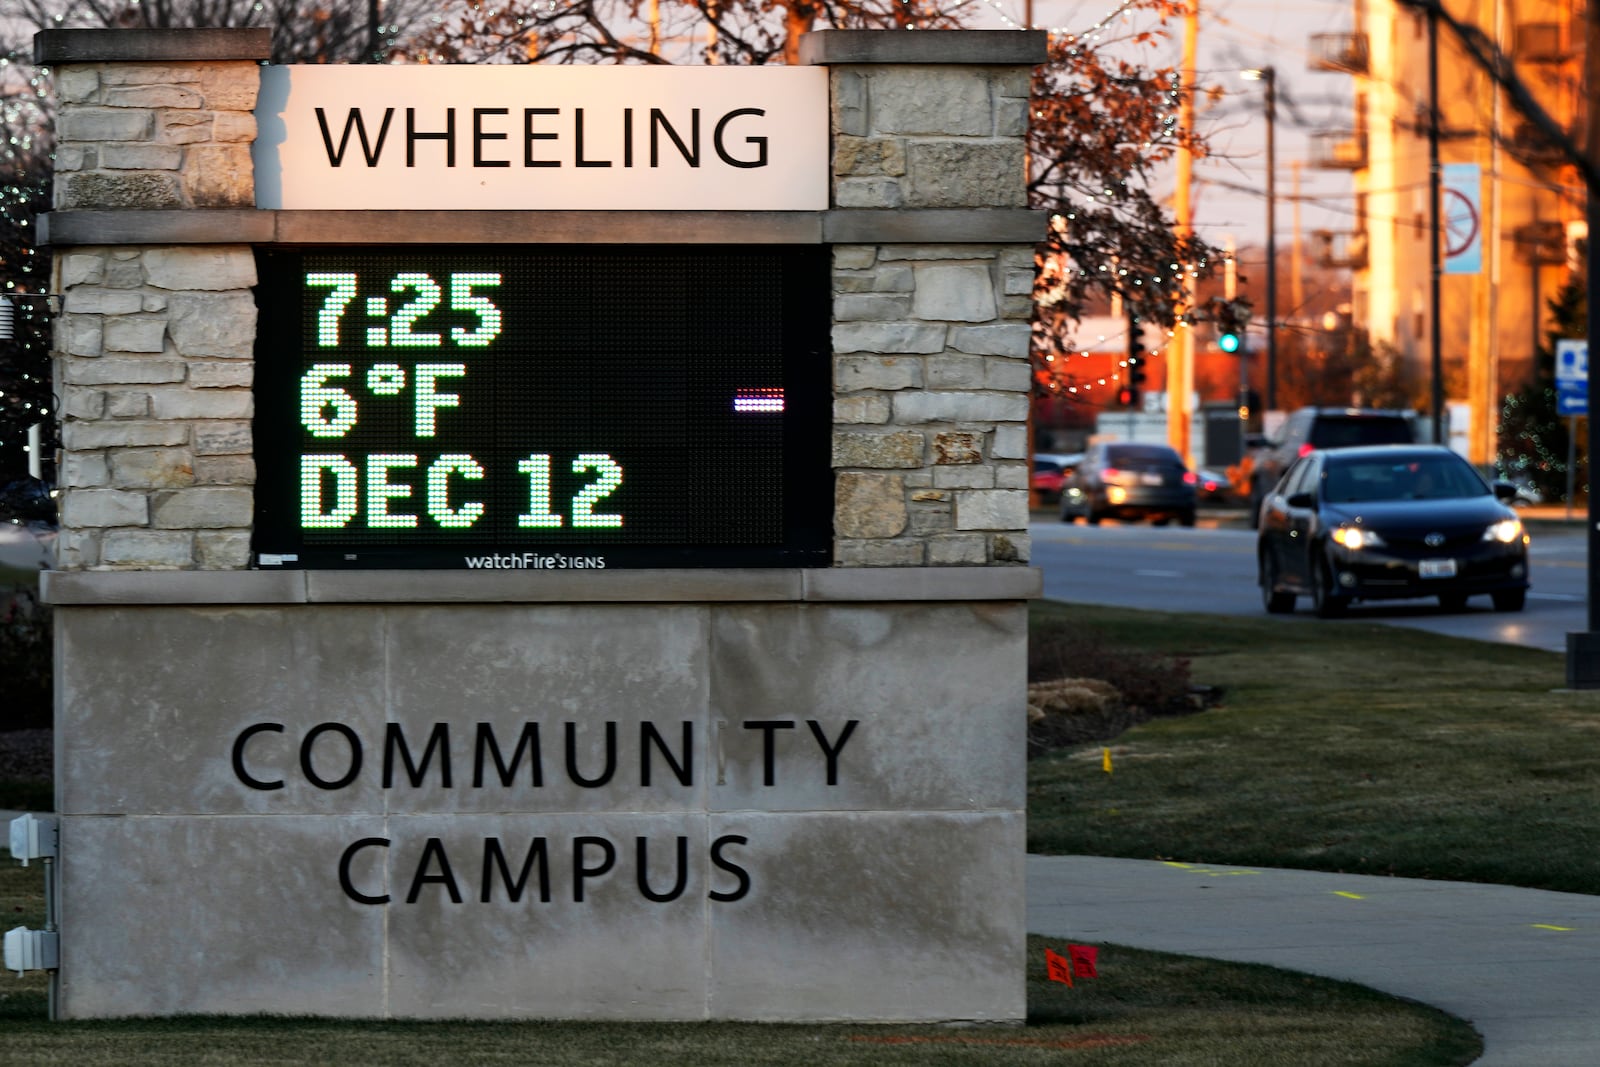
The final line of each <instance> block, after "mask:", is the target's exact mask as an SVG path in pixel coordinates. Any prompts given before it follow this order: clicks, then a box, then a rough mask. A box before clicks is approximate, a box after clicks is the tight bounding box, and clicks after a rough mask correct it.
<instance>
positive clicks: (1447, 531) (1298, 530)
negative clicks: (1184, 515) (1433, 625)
mask: <svg viewBox="0 0 1600 1067" xmlns="http://www.w3.org/2000/svg"><path fill="white" fill-rule="evenodd" d="M1515 495H1516V487H1515V486H1513V485H1511V484H1510V483H1509V482H1495V483H1493V484H1492V485H1491V484H1490V483H1489V482H1486V481H1484V479H1483V476H1482V475H1480V474H1479V473H1478V472H1477V471H1476V470H1475V469H1473V467H1472V465H1471V464H1469V463H1467V461H1466V460H1464V459H1462V458H1461V457H1460V456H1458V455H1456V454H1455V453H1454V452H1452V451H1450V450H1449V449H1448V448H1444V447H1443V446H1439V445H1374V446H1370V447H1361V448H1335V449H1328V450H1326V451H1316V452H1309V453H1307V454H1306V455H1304V456H1302V457H1301V458H1300V459H1299V460H1297V461H1296V462H1295V464H1294V465H1293V466H1292V467H1290V468H1289V469H1288V471H1286V472H1285V473H1284V476H1283V478H1282V480H1281V481H1279V482H1278V484H1277V486H1276V488H1274V489H1273V491H1272V493H1271V494H1270V495H1268V497H1267V499H1266V500H1264V501H1263V502H1262V505H1261V513H1260V532H1259V534H1258V539H1257V553H1256V555H1257V561H1258V567H1259V572H1258V573H1259V579H1258V580H1259V582H1260V585H1261V600H1262V604H1263V605H1264V606H1265V607H1266V609H1267V611H1269V612H1273V613H1279V612H1289V611H1293V610H1294V601H1295V597H1297V596H1309V597H1310V598H1311V602H1312V605H1313V606H1314V607H1315V609H1316V612H1317V614H1318V615H1320V616H1322V617H1324V618H1327V617H1331V616H1335V615H1339V614H1341V613H1343V611H1344V610H1345V608H1346V607H1347V606H1348V605H1349V604H1350V603H1351V602H1353V601H1357V600H1392V599H1406V598H1416V597H1438V598H1439V603H1440V605H1441V606H1442V607H1444V608H1445V609H1446V610H1447V611H1459V610H1460V609H1461V608H1463V607H1465V606H1466V603H1467V598H1468V597H1470V596H1474V595H1477V594H1488V595H1489V596H1490V597H1491V598H1493V600H1494V606H1495V610H1496V611H1521V610H1522V606H1523V603H1524V601H1525V600H1526V599H1527V595H1528V535H1527V534H1526V533H1525V532H1524V531H1523V528H1522V522H1521V521H1520V520H1519V519H1518V518H1517V515H1516V512H1514V511H1512V510H1511V508H1510V506H1509V504H1508V502H1509V501H1510V499H1511V498H1512V497H1513V496H1515Z"/></svg>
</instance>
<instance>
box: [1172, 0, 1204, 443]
mask: <svg viewBox="0 0 1600 1067" xmlns="http://www.w3.org/2000/svg"><path fill="white" fill-rule="evenodd" d="M1199 50H1200V0H1188V3H1187V4H1186V5H1185V9H1184V13H1183V66H1182V69H1181V70H1180V71H1179V75H1178V78H1179V82H1178V93H1179V97H1178V99H1179V112H1178V114H1179V119H1178V128H1179V131H1180V133H1181V136H1182V142H1181V143H1180V144H1179V145H1178V158H1177V163H1178V174H1177V184H1176V187H1175V188H1174V189H1173V196H1172V214H1173V221H1174V223H1175V224H1176V226H1175V228H1176V231H1177V236H1178V240H1179V241H1181V242H1182V243H1183V244H1185V245H1187V244H1188V243H1189V242H1190V240H1191V239H1192V238H1193V237H1194V218H1193V214H1192V210H1191V208H1190V204H1189V187H1190V182H1191V179H1192V178H1193V175H1194V153H1193V152H1192V151H1191V150H1190V148H1189V139H1190V138H1191V137H1192V136H1193V135H1194V83H1195V56H1196V54H1197V53H1198V52H1199ZM1179 266H1180V268H1181V269H1182V276H1181V279H1180V284H1181V286H1182V289H1181V292H1182V297H1181V298H1180V299H1181V303H1182V306H1183V308H1184V309H1185V310H1189V309H1192V308H1193V307H1194V305H1195V293H1196V288H1197V283H1196V280H1195V272H1194V267H1193V265H1192V264H1190V263H1180V264H1179ZM1193 393H1194V329H1193V328H1192V327H1190V326H1188V325H1186V324H1184V323H1182V322H1180V323H1178V325H1177V327H1176V328H1175V329H1174V330H1173V331H1172V340H1171V341H1169V342H1168V343H1167V443H1168V444H1170V445H1171V446H1172V447H1173V448H1174V449H1175V450H1176V451H1177V453H1178V455H1180V456H1182V457H1183V461H1184V462H1185V463H1188V464H1189V465H1190V466H1193V463H1192V462H1191V460H1192V458H1193V457H1192V456H1191V455H1190V454H1189V452H1190V450H1189V441H1190V423H1191V421H1192V418H1193V413H1192V410H1191V408H1190V404H1189V398H1190V397H1191V396H1192V395H1193Z"/></svg>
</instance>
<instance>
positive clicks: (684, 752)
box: [232, 719, 859, 905]
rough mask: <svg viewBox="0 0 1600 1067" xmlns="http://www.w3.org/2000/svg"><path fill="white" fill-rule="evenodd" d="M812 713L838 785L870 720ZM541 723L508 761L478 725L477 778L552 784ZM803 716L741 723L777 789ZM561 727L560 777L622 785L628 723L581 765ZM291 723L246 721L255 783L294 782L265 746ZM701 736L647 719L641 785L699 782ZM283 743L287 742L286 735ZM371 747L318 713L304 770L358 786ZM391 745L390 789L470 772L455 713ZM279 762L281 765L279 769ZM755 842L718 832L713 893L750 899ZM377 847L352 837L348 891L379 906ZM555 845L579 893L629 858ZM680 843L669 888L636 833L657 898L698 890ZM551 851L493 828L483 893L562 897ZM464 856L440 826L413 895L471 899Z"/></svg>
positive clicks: (451, 782)
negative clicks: (783, 756)
mask: <svg viewBox="0 0 1600 1067" xmlns="http://www.w3.org/2000/svg"><path fill="white" fill-rule="evenodd" d="M805 724H806V728H807V730H808V731H809V733H810V736H811V739H812V740H813V741H814V742H815V744H816V746H817V750H818V751H819V752H820V754H821V756H822V766H821V768H820V769H821V771H822V773H823V775H824V780H825V781H826V783H827V784H828V785H830V786H834V785H837V784H838V782H839V756H840V754H841V753H842V752H843V751H844V748H845V745H846V744H847V743H848V742H849V741H850V738H851V736H852V735H853V734H854V733H855V729H856V726H857V725H859V720H857V719H850V720H848V721H847V722H846V723H845V724H844V727H843V729H841V730H840V731H839V732H838V735H837V736H836V737H833V738H830V737H829V736H828V732H827V730H826V729H824V727H823V725H822V724H821V723H820V722H818V721H817V720H816V719H807V720H805ZM540 725H541V724H540V723H537V722H524V723H522V724H521V728H520V730H519V731H518V734H517V740H516V744H515V747H514V748H513V749H512V751H511V756H510V759H509V761H508V760H507V758H506V755H505V749H504V747H503V746H502V745H501V743H500V741H501V739H500V737H499V735H498V734H497V733H496V730H495V727H494V724H493V723H486V722H479V723H477V724H475V729H474V731H473V734H472V745H471V750H472V759H471V768H472V770H471V788H473V789H484V788H495V787H497V786H498V787H499V788H502V789H520V788H532V789H542V788H544V786H545V769H546V768H545V754H544V749H543V746H542V745H541V735H540ZM798 725H799V724H798V723H797V722H796V721H794V720H792V719H746V720H744V721H742V722H741V723H740V724H739V726H740V728H741V729H742V730H747V731H754V732H758V733H759V734H760V735H761V742H762V760H761V767H762V785H763V786H764V787H768V788H770V787H773V786H776V785H777V784H778V761H777V744H778V737H779V735H780V734H782V733H784V732H785V731H790V730H797V729H798ZM561 726H562V735H563V746H562V748H563V753H562V755H563V758H562V759H561V760H560V761H559V763H558V764H557V768H558V769H557V770H556V771H555V774H553V775H552V777H556V776H560V777H562V778H564V779H565V781H567V782H569V783H571V784H572V785H575V786H578V787H579V788H582V789H599V788H602V787H604V786H607V785H609V784H611V783H612V782H613V781H614V780H615V779H616V777H617V775H618V773H619V770H620V769H621V761H620V760H619V755H618V748H619V742H618V729H617V723H616V722H615V721H607V722H606V723H605V740H604V753H603V755H602V756H601V757H600V758H599V759H598V761H597V762H598V766H589V767H585V766H582V765H581V764H582V762H583V760H582V759H581V758H580V753H579V740H580V724H579V723H576V722H565V723H562V724H561ZM286 732H287V727H286V726H285V725H284V724H283V723H280V722H259V723H254V724H252V725H250V726H247V727H245V729H243V730H242V731H240V732H239V734H238V736H237V737H236V738H235V739H234V743H233V751H232V762H233V773H234V776H235V777H236V778H237V779H238V780H239V781H240V782H241V783H242V784H244V785H245V786H247V787H249V788H251V789H257V790H262V791H265V792H273V791H276V790H280V789H284V788H285V787H286V785H287V782H286V780H285V778H283V777H282V775H283V774H285V773H289V772H286V771H284V770H282V769H278V768H276V766H275V761H274V760H273V759H272V758H271V754H270V753H264V752H262V751H261V750H260V749H259V748H258V747H256V746H260V745H263V744H264V743H265V742H266V741H267V738H266V737H265V735H269V734H284V733H286ZM694 744H695V730H694V723H693V722H690V721H685V722H683V723H681V729H680V731H679V742H678V745H677V748H676V751H674V748H673V745H672V744H671V742H670V741H669V740H668V737H667V736H666V735H665V734H664V733H663V732H662V730H661V729H660V728H658V727H657V726H656V724H655V723H653V722H649V721H644V722H641V723H640V724H639V733H638V740H637V746H636V747H637V757H638V763H637V778H636V783H637V785H638V786H639V787H641V788H650V787H652V786H654V785H655V784H656V783H657V782H658V781H659V782H660V783H661V784H662V785H670V784H671V783H672V782H676V783H677V784H678V785H680V786H685V787H690V786H693V785H694V782H695V767H694ZM279 751H280V752H281V746H279ZM365 753H366V744H365V743H364V742H363V740H362V738H361V735H360V734H359V733H358V732H357V731H356V730H355V729H353V728H352V727H350V726H349V725H347V724H345V723H340V722H324V723H318V724H317V725H315V726H313V727H311V728H310V729H308V730H306V732H305V734H304V735H303V736H302V737H301V739H300V743H299V749H298V769H299V773H300V776H301V777H302V778H303V779H304V780H305V781H306V782H308V783H309V784H311V785H312V786H314V787H316V788H318V789H323V790H330V791H332V790H340V789H347V788H349V787H351V786H353V785H355V784H356V782H357V781H358V780H360V778H361V775H362V772H363V770H365V769H367V766H368V765H367V760H366V755H365ZM382 753H383V754H382V759H381V763H380V764H379V782H380V784H381V787H382V788H384V789H394V788H397V787H402V786H406V785H409V786H410V787H411V788H414V789H420V788H424V787H428V786H437V787H438V788H441V789H451V788H454V787H455V782H456V781H457V780H458V777H460V776H458V775H457V773H456V769H457V768H456V765H455V761H454V759H453V750H452V747H451V730H450V723H448V722H436V723H434V724H433V726H432V728H431V729H430V730H429V731H428V736H427V740H426V742H425V744H424V745H423V748H422V753H421V756H420V758H419V757H417V756H416V755H415V753H414V746H413V744H412V742H411V740H408V738H407V734H406V730H405V728H404V727H403V726H401V725H400V724H398V723H388V724H386V725H385V728H384V736H383V744H382ZM319 761H320V762H319ZM330 761H331V762H334V763H335V765H336V766H337V771H331V770H330V769H329V763H330ZM658 763H659V764H660V765H662V768H663V773H662V774H661V775H658V774H657V764H658ZM269 767H272V768H273V769H268V768H269ZM624 773H625V772H624ZM524 774H525V776H526V777H525V781H524V780H523V776H524ZM748 844H749V839H748V838H746V837H744V836H743V835H740V834H724V835H722V836H720V837H717V838H715V839H714V840H712V841H711V843H710V845H709V847H708V849H707V856H708V858H709V860H710V863H711V865H712V866H713V867H715V868H716V869H717V870H718V871H719V872H721V873H722V875H723V876H724V883H725V882H726V879H728V878H731V879H732V888H729V889H721V888H710V889H708V890H707V893H706V896H707V898H708V899H710V900H714V901H718V902H731V901H735V900H741V899H743V898H744V897H745V896H746V895H748V893H749V892H750V888H751V881H750V875H749V872H748V871H747V870H746V869H745V868H744V867H742V866H740V865H739V863H738V862H736V859H735V858H733V857H730V856H729V855H728V850H729V849H731V848H733V847H736V846H745V845H748ZM402 847H404V846H403V845H402ZM377 848H381V849H384V850H390V849H393V848H395V842H394V840H393V839H391V838H387V837H365V838H361V839H360V840H358V841H356V842H354V843H352V844H351V845H350V846H349V847H348V848H346V849H345V850H344V852H343V853H342V854H341V856H340V858H339V887H340V889H341V890H343V892H344V894H345V895H346V896H347V897H349V898H350V899H351V900H354V901H356V902H357V903H359V904H369V905H379V904H387V903H389V902H390V901H391V896H390V894H388V893H383V892H368V891H366V890H365V889H364V888H363V887H361V886H358V885H357V884H356V879H355V876H354V874H353V873H352V868H353V867H354V865H355V864H356V863H357V862H358V860H359V859H360V858H361V854H362V853H363V852H364V851H366V850H368V849H377ZM555 848H556V849H558V850H561V854H562V855H564V856H565V857H567V858H568V859H569V863H568V867H569V868H570V875H571V893H572V900H573V902H574V903H582V902H583V901H584V899H585V893H586V883H587V882H589V881H590V880H592V879H596V878H601V877H603V876H605V875H607V874H610V873H611V871H612V870H613V869H614V868H615V867H616V865H617V861H618V857H619V849H618V846H617V844H616V843H614V842H613V841H611V840H610V839H609V838H606V837H600V836H594V835H573V836H571V837H570V838H568V839H566V840H565V843H564V847H563V846H562V845H561V844H559V843H558V844H557V845H556V846H555ZM672 848H673V853H674V859H675V864H674V874H673V875H672V877H671V878H670V888H666V889H661V888H657V887H656V886H655V885H654V884H652V882H651V879H650V875H649V871H650V860H649V855H650V839H649V838H648V837H636V838H635V839H634V842H633V848H632V853H633V860H634V881H635V884H636V886H637V888H638V890H639V893H640V895H641V896H643V897H644V898H645V899H647V900H650V901H653V902H656V903H665V902H668V901H672V900H676V899H678V898H679V897H681V896H682V895H683V894H684V893H685V892H686V890H687V887H688V884H689V839H688V838H687V837H685V836H683V835H677V836H676V838H675V839H674V841H673V844H672ZM551 853H552V839H551V838H549V837H547V836H544V835H534V836H531V837H530V838H529V840H528V844H527V846H526V849H525V850H524V851H523V852H522V853H521V854H520V865H516V864H514V862H513V859H512V856H513V855H516V854H517V852H516V849H515V848H514V847H513V848H512V850H511V852H510V853H508V851H507V847H506V845H505V844H503V843H502V841H501V839H500V838H499V837H485V838H483V839H482V842H481V847H480V848H479V849H478V852H477V856H476V859H477V861H478V863H477V866H476V869H477V870H478V872H479V876H478V899H479V901H480V902H482V903H489V902H491V901H492V900H493V899H494V896H495V891H496V889H497V888H499V889H501V890H503V891H504V893H505V894H506V897H507V899H508V900H510V901H511V902H513V903H516V902H518V901H520V900H521V899H522V897H523V894H524V893H525V892H526V891H527V889H528V885H529V881H530V879H533V878H535V877H536V879H537V881H536V884H537V889H538V894H539V900H540V901H541V902H542V903H548V902H549V901H550V900H551V899H552V885H551ZM458 861H459V854H458ZM514 865H516V866H518V869H517V872H516V873H515V874H513V872H512V868H513V866H514ZM456 867H457V865H456V864H453V863H452V862H451V858H450V854H449V851H448V850H447V849H446V847H445V844H444V842H443V841H442V840H441V839H440V838H438V837H429V838H428V839H427V841H426V843H425V844H424V845H423V847H422V849H421V852H420V854H419V855H417V857H416V859H415V862H414V864H412V865H411V869H412V872H413V873H412V877H411V881H410V885H409V888H408V891H407V893H406V897H405V902H406V903H407V904H415V903H416V902H417V901H418V900H419V899H420V898H421V896H422V893H423V892H424V890H425V889H426V887H428V886H436V887H438V888H439V890H440V891H442V892H444V893H446V894H448V896H449V898H450V900H451V901H452V902H453V903H456V904H459V903H461V902H462V900H463V895H462V890H461V881H460V878H459V877H458V875H457V871H456Z"/></svg>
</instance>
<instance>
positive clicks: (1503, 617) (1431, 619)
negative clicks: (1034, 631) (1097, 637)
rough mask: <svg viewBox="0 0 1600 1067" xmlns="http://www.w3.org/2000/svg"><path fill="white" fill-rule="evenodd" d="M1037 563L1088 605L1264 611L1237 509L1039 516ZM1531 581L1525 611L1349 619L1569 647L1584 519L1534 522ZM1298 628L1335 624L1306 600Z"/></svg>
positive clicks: (1417, 608) (1375, 608)
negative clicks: (1179, 520)
mask: <svg viewBox="0 0 1600 1067" xmlns="http://www.w3.org/2000/svg"><path fill="white" fill-rule="evenodd" d="M1035 520H1036V521H1035V522H1034V523H1033V525H1032V526H1031V528H1030V531H1029V532H1030V533H1031V534H1032V536H1033V564H1034V565H1035V566H1036V567H1039V568H1040V569H1041V570H1042V571H1043V572H1044V595H1045V596H1046V597H1048V598H1050V599H1052V600H1065V601H1068V602H1072V603H1080V604H1105V605H1109V606H1114V607H1126V608H1141V609H1147V610H1157V611H1192V612H1209V613H1211V614H1218V615H1261V614H1264V612H1263V609H1262V606H1261V593H1260V589H1259V588H1258V587H1257V585H1256V535H1255V531H1253V530H1250V529H1247V528H1245V526H1244V523H1243V520H1242V518H1240V517H1239V516H1238V515H1235V514H1230V513H1221V514H1220V515H1216V514H1213V515H1211V516H1209V517H1207V518H1202V520H1201V522H1200V523H1199V524H1198V525H1196V526H1195V527H1194V528H1192V529H1185V528H1183V527H1179V526H1166V527H1156V526H1150V525H1148V524H1141V523H1127V524H1122V523H1116V522H1111V521H1108V522H1105V523H1103V524H1101V525H1100V526H1087V525H1082V524H1072V525H1068V524H1065V523H1061V522H1058V521H1054V519H1053V518H1050V517H1047V516H1046V515H1045V514H1044V513H1042V512H1041V513H1036V514H1035ZM1530 532H1531V534H1532V543H1531V545H1530V553H1531V559H1530V569H1531V571H1532V575H1533V588H1532V589H1531V590H1530V591H1529V593H1528V604H1527V608H1526V609H1525V610H1523V611H1520V612H1505V613H1503V612H1496V611H1494V610H1493V608H1492V607H1491V606H1490V603H1489V598H1488V597H1474V598H1472V599H1471V600H1470V601H1469V602H1468V605H1467V609H1466V610H1465V611H1462V612H1457V613H1445V612H1443V611H1441V610H1440V608H1439V606H1438V601H1436V600H1414V601H1413V600H1405V601H1391V602H1376V603H1370V604H1357V605H1355V606H1354V607H1353V608H1352V609H1351V611H1350V613H1349V616H1348V617H1349V618H1351V619H1362V620H1366V621H1369V622H1381V623H1385V624H1389V625H1394V626H1410V627H1414V628H1416V629H1422V630H1431V631H1433V632H1434V633H1441V634H1449V635H1452V636H1456V637H1467V638H1472V639H1474V640H1479V641H1499V642H1504V643H1507V644H1517V645H1527V646H1529V647H1532V648H1542V649H1546V650H1548V651H1551V652H1561V653H1565V652H1566V648H1567V634H1568V633H1569V632H1574V631H1580V630H1587V629H1588V608H1587V601H1586V596H1585V593H1586V590H1587V588H1588V571H1587V554H1588V546H1587V543H1586V539H1585V537H1584V532H1583V526H1582V524H1581V523H1571V524H1568V523H1563V522H1538V523H1531V524H1530ZM1285 618H1286V621H1288V622H1289V623H1291V624H1295V625H1309V626H1337V625H1339V621H1338V620H1331V621H1325V620H1321V619H1317V618H1316V617H1315V616H1314V615H1312V614H1311V602H1310V600H1309V598H1305V597H1302V598H1301V599H1300V600H1299V602H1298V603H1297V604H1296V606H1295V613H1294V615H1293V616H1287V617H1285Z"/></svg>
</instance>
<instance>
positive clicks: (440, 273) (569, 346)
mask: <svg viewBox="0 0 1600 1067" xmlns="http://www.w3.org/2000/svg"><path fill="white" fill-rule="evenodd" d="M259 263H260V274H261V280H262V285H261V289H260V297H259V299H260V302H261V311H262V314H261V322H262V328H261V330H260V331H259V334H258V341H257V387H256V397H257V412H256V434H257V440H258V442H260V447H259V448H258V452H257V463H258V468H259V471H258V478H259V481H258V485H257V494H256V500H257V505H256V507H257V522H256V542H255V550H256V558H257V561H258V563H259V565H260V566H263V567H269V568H275V567H297V566H303V567H395V566H400V567H453V568H468V569H530V570H540V569H549V570H565V569H576V568H588V569H603V568H608V567H629V566H698V565H719V566H806V565H826V563H827V561H828V552H829V546H830V541H829V538H830V529H829V525H828V517H829V514H830V511H831V484H832V483H831V476H830V475H831V472H830V470H829V465H828V460H829V457H828V440H829V431H830V428H831V409H830V393H829V380H828V373H829V361H828V358H827V352H828V334H827V330H828V323H829V313H828V303H827V300H828V290H827V279H828V274H827V258H826V255H825V253H823V252H822V251H820V250H818V249H816V248H812V247H802V248H795V247H764V246H739V247H724V246H719V247H710V248H707V247H695V246H683V247H673V248H664V247H650V248H620V247H614V246H604V247H595V246H586V247H549V246H540V247H532V248H530V247H518V246H493V247H488V248H462V247H416V246H412V247H388V248H384V247H379V248H371V249H364V248H363V249H348V248H347V249H338V250H311V249H300V250H270V251H266V250H263V251H262V252H260V253H259Z"/></svg>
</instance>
